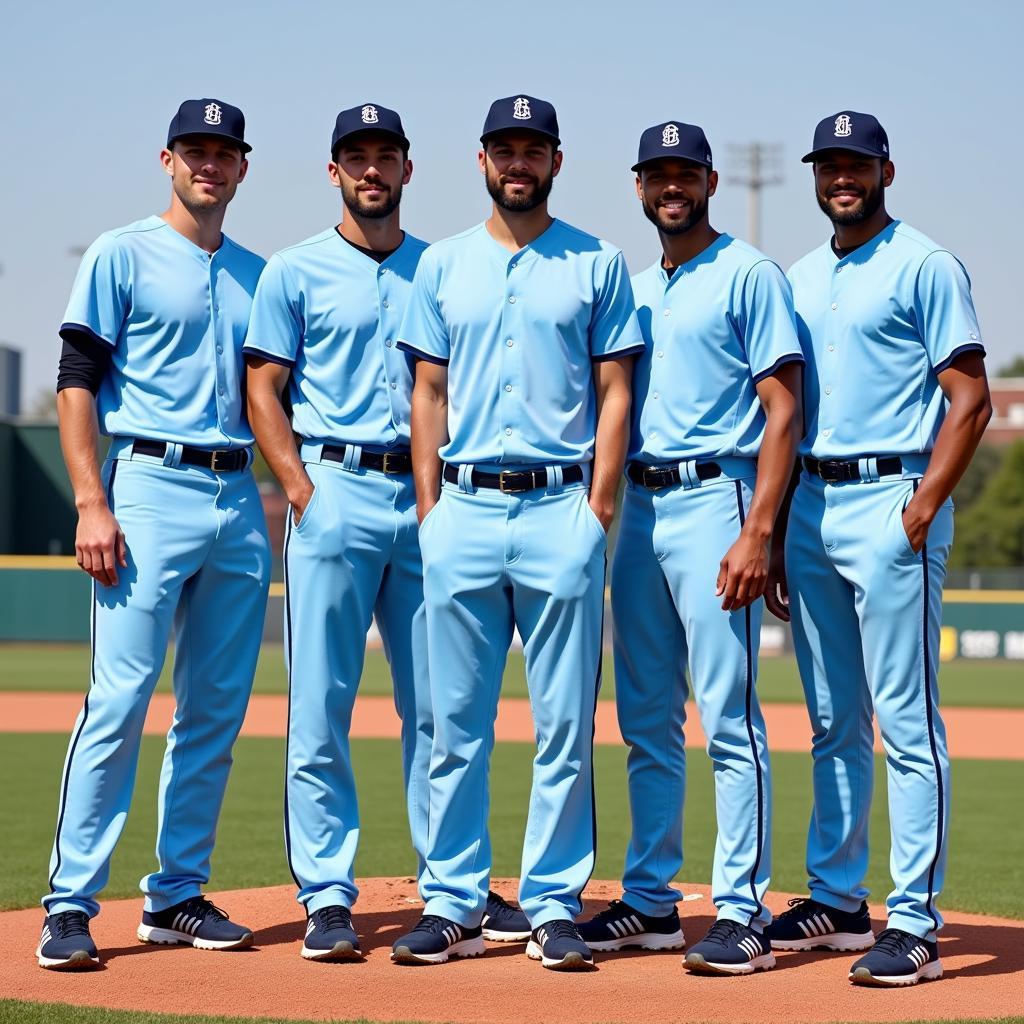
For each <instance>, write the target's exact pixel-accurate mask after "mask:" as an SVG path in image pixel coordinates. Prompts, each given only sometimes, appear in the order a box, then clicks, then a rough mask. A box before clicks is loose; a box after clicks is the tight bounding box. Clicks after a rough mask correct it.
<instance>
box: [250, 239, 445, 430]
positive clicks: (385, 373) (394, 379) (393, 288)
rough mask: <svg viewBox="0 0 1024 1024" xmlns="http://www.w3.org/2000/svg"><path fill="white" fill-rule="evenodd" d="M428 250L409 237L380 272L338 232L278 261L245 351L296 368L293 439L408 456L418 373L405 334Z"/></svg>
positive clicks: (272, 264) (271, 267) (263, 287)
mask: <svg viewBox="0 0 1024 1024" xmlns="http://www.w3.org/2000/svg"><path fill="white" fill-rule="evenodd" d="M426 247H427V243H426V242H422V241H420V240H419V239H418V238H414V237H413V236H412V235H409V234H406V236H405V238H404V239H403V241H402V244H401V245H400V246H399V247H398V249H396V250H395V251H394V252H393V253H392V254H391V255H390V256H388V258H387V259H386V260H384V261H383V262H382V263H380V264H377V263H376V262H375V261H374V260H372V259H371V258H370V257H369V256H367V255H366V254H365V253H363V252H360V251H359V250H358V249H357V248H355V246H353V245H350V244H349V243H348V242H347V241H345V239H344V238H342V237H341V236H340V235H339V234H338V232H337V230H336V229H335V228H331V229H330V230H328V231H324V232H321V233H320V234H319V235H314V236H313V237H312V238H309V239H307V240H306V241H304V242H300V243H299V244H298V245H293V246H291V247H289V248H287V249H283V250H282V251H281V252H279V253H275V254H274V255H273V256H271V258H270V260H269V262H268V263H267V267H266V269H265V270H264V271H263V276H262V277H261V278H260V283H259V287H258V288H257V289H256V298H255V300H254V301H253V308H252V317H251V319H250V322H249V332H248V336H247V338H246V341H245V351H246V352H247V353H251V354H253V355H259V356H263V357H264V358H266V359H269V360H271V361H272V362H276V363H282V364H284V365H287V366H291V367H293V369H292V375H291V380H290V382H289V394H290V398H291V403H292V424H293V427H294V429H295V432H296V433H298V434H300V435H301V436H302V437H305V438H309V439H311V440H335V441H345V442H349V443H351V444H359V445H371V446H374V445H376V446H381V447H390V446H404V447H408V444H409V400H410V395H411V393H412V373H411V370H410V366H409V359H408V357H407V356H406V355H405V353H403V352H400V351H399V350H398V346H397V341H398V329H399V326H400V324H401V318H402V315H403V313H404V312H405V308H406V306H407V305H408V297H409V293H410V291H411V289H412V281H413V275H414V274H415V272H416V266H417V264H418V263H419V260H420V256H421V255H422V253H423V250H424V249H426Z"/></svg>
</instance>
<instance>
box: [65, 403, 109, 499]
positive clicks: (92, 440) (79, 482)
mask: <svg viewBox="0 0 1024 1024" xmlns="http://www.w3.org/2000/svg"><path fill="white" fill-rule="evenodd" d="M57 421H58V423H59V424H60V446H61V451H62V452H63V453H64V464H65V465H66V466H67V470H68V477H69V478H70V480H71V489H72V491H73V493H74V495H75V507H76V508H77V509H78V511H79V512H82V511H84V510H86V509H89V508H97V507H99V506H101V505H102V506H106V504H107V496H106V494H105V492H104V490H103V481H102V479H101V477H100V462H99V457H98V455H97V450H96V449H97V447H98V442H99V424H98V421H97V418H96V399H95V398H94V397H93V395H92V393H91V392H89V391H87V390H86V389H85V388H76V387H69V388H64V389H63V390H61V391H58V392H57Z"/></svg>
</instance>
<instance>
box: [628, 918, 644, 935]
mask: <svg viewBox="0 0 1024 1024" xmlns="http://www.w3.org/2000/svg"><path fill="white" fill-rule="evenodd" d="M630 921H632V922H633V934H634V935H639V934H640V933H641V932H642V931H643V930H644V926H643V925H642V924H641V923H640V920H639V918H638V917H637V916H636V915H635V914H634V915H633V916H632V917H631V918H630Z"/></svg>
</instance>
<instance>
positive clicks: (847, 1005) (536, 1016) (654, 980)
mask: <svg viewBox="0 0 1024 1024" xmlns="http://www.w3.org/2000/svg"><path fill="white" fill-rule="evenodd" d="M360 886H361V890H362V893H361V896H360V900H359V904H358V907H357V911H356V924H357V927H358V928H359V931H360V933H361V936H362V944H363V948H364V950H365V952H366V953H367V957H366V960H365V961H364V962H362V963H349V964H314V963H308V962H306V961H304V960H302V958H301V957H300V956H299V955H298V950H299V945H300V943H301V939H302V932H303V926H302V913H301V911H300V909H299V907H298V905H297V904H296V903H295V901H294V898H293V890H292V889H291V888H289V887H286V886H281V887H277V888H273V889H251V890H246V891H240V892H228V893H220V894H217V896H216V902H217V903H218V905H220V906H223V907H224V908H225V909H226V910H227V911H228V912H229V913H232V914H233V915H234V916H236V917H237V918H239V919H242V920H244V921H245V922H246V923H248V924H250V925H251V926H252V927H253V928H254V929H255V930H256V944H257V948H256V949H254V950H248V951H245V952H240V953H211V952H202V951H199V950H194V949H191V948H187V947H154V946H144V945H141V944H139V943H137V942H136V940H135V928H136V926H137V924H138V921H139V915H140V913H141V906H142V904H141V901H140V900H123V901H118V902H113V903H108V904H106V905H105V906H104V910H103V913H102V914H101V915H100V916H99V917H98V918H97V919H96V920H95V922H94V923H93V934H94V936H95V938H96V940H97V943H98V944H99V946H100V950H101V956H102V959H103V969H101V970H99V971H95V972H92V973H89V974H76V975H70V974H55V973H52V972H48V971H42V970H40V969H39V968H38V967H37V966H36V963H35V957H34V956H33V955H32V951H33V950H34V948H35V943H36V941H37V939H38V935H39V927H40V924H41V912H40V911H39V910H18V911H13V912H9V913H6V914H0V936H2V939H0V944H2V945H0V948H2V949H3V956H2V958H0V992H2V993H3V994H4V995H5V996H8V997H12V998H17V999H29V1000H39V1001H42V1002H67V1003H74V1004H80V1005H88V1006H104V1007H113V1008H123V1009H133V1010H149V1011H160V1010H162V1011H165V1012H171V1011H173V1012H176V1013H181V1014H231V1015H238V1016H251V1017H255V1018H259V1017H283V1018H300V1019H301V1018H318V1019H325V1018H327V1019H330V1018H352V1017H366V1018H369V1019H371V1020H381V1021H386V1020H396V1019H397V1020H417V1021H451V1022H453V1024H470V1022H478V1021H479V1022H485V1021H495V1020H498V1019H500V1020H501V1021H502V1022H504V1024H519V1022H523V1024H527V1022H528V1024H585V1022H613V1021H637V1020H640V1021H645V1022H650V1024H660V1022H669V1021H679V1020H690V1021H723V1022H733V1024H736V1022H743V1021H751V1022H758V1024H761V1022H763V1021H764V1020H765V1019H773V1020H782V1021H794V1022H808V1024H810V1022H817V1021H849V1020H858V1021H898V1020H928V1019H934V1018H943V1019H950V1018H963V1017H1000V1016H1008V1015H1011V1014H1016V1013H1019V1012H1020V993H1021V981H1022V977H1024V922H1021V921H1006V920H1001V919H999V918H993V917H980V916H975V915H971V914H952V913H951V914H949V915H948V917H947V924H946V928H945V930H944V931H943V933H942V934H943V940H942V944H941V955H942V960H943V964H944V966H945V970H946V975H945V978H944V979H943V980H942V981H939V982H931V983H927V984H925V983H922V984H920V985H917V986H916V987H915V988H909V989H900V990H895V991H891V990H877V989H863V988H854V987H853V986H852V985H850V984H849V982H848V981H847V978H846V975H847V969H848V965H849V964H850V962H851V960H852V957H851V956H850V955H849V954H843V953H838V954H836V953H832V954H824V953H811V954H803V953H780V954H778V966H777V967H776V969H775V970H774V971H770V972H767V973H764V974H757V975H751V976H747V977H736V978H706V977H696V976H693V975H690V974H688V973H687V972H686V971H685V970H683V968H682V967H681V965H680V955H679V954H678V953H641V952H639V951H626V952H622V953H604V954H601V953H599V954H597V956H596V960H597V965H598V970H596V971H594V972H591V973H588V974H568V975H567V974H556V973H554V972H552V971H545V970H543V969H542V968H541V967H540V965H539V964H536V963H534V962H532V961H529V960H527V958H526V956H525V955H524V953H523V948H524V947H523V945H522V944H514V945H497V944H490V945H489V948H488V951H487V954H486V955H485V956H484V957H482V958H480V959H475V960H466V961H453V962H452V963H450V964H447V965H444V966H438V967H422V968H412V967H405V968H403V967H396V966H394V965H393V964H391V962H390V959H389V956H388V952H389V949H390V945H391V942H392V941H393V940H394V939H395V938H396V937H397V936H398V935H400V934H401V933H402V932H403V931H404V930H406V929H407V928H408V927H409V926H411V925H412V923H413V922H414V921H415V920H416V918H417V916H418V914H419V907H420V906H421V905H420V903H419V900H418V899H417V897H416V888H415V885H414V884H413V882H412V880H411V879H387V878H375V879H365V880H363V881H362V882H361V883H360ZM495 888H497V889H498V890H499V891H501V892H503V893H504V894H505V895H507V896H514V895H515V886H514V883H510V882H507V881H506V882H495ZM686 888H687V892H688V893H689V894H691V895H698V894H699V896H700V897H701V898H699V899H696V900H693V901H686V902H684V903H682V904H681V905H680V910H681V913H682V915H683V928H684V931H685V933H686V936H687V939H688V941H689V942H690V943H691V944H692V943H693V942H695V941H696V940H697V939H699V938H700V937H701V936H702V935H703V934H704V932H705V930H706V929H707V928H708V926H709V925H710V923H711V919H712V910H713V908H712V905H711V902H710V899H709V897H708V891H707V888H706V887H701V886H692V887H691V886H687V887H686ZM617 895H619V891H618V887H617V885H616V884H614V883H611V882H592V883H591V884H590V886H589V887H588V889H587V896H588V904H587V910H588V911H593V910H595V909H598V908H600V906H602V905H603V903H604V901H605V900H608V899H611V898H613V897H615V896H617ZM786 899H787V897H786V896H785V895H784V894H779V895H777V896H773V897H772V899H771V900H770V901H769V902H770V903H771V905H772V907H773V909H775V910H776V911H778V910H780V909H784V907H785V902H786ZM878 909H879V908H877V907H872V911H873V916H874V917H875V923H876V926H879V927H880V926H881V921H880V919H879V915H878ZM499 1008H500V1010H499Z"/></svg>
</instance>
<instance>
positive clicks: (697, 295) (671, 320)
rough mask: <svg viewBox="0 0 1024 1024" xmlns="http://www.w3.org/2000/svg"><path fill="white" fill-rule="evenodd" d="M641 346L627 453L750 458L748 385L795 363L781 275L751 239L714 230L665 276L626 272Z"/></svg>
mask: <svg viewBox="0 0 1024 1024" xmlns="http://www.w3.org/2000/svg"><path fill="white" fill-rule="evenodd" d="M633 294H634V296H635V297H636V307H637V317H638V318H639V321H640V329H641V331H642V332H643V336H644V352H643V355H641V356H640V358H639V359H638V360H637V363H636V369H635V371H634V374H633V413H632V418H633V428H632V434H631V440H630V446H629V450H630V454H629V457H630V459H636V460H639V461H642V462H679V461H682V460H684V459H696V458H715V457H725V456H741V457H750V458H753V457H756V456H757V453H758V451H759V450H760V447H761V440H762V438H763V437H764V428H765V414H764V410H763V409H762V408H761V403H760V401H759V400H758V397H757V390H756V385H757V382H758V381H760V380H762V379H763V378H764V377H768V376H770V375H771V374H773V373H775V372H776V371H777V370H778V369H779V367H781V366H783V365H785V364H786V363H792V362H800V363H802V362H803V359H804V357H803V354H802V352H801V349H800V343H799V341H798V340H797V336H796V324H795V322H794V317H793V300H792V293H791V290H790V287H789V283H788V282H787V280H786V278H785V275H784V274H783V273H782V271H781V270H780V269H779V267H778V266H776V265H775V264H774V263H772V261H771V260H769V259H768V258H767V257H766V256H764V255H762V254H761V253H760V252H758V251H757V250H756V249H754V248H753V247H752V246H749V245H747V244H746V243H745V242H740V241H738V240H737V239H735V238H732V237H731V236H729V235H719V237H718V238H717V239H716V240H715V241H714V242H713V243H712V244H711V245H710V246H708V248H707V249H705V250H704V251H703V252H702V253H700V254H699V255H697V256H695V257H694V258H693V259H692V260H690V261H688V262H687V263H684V264H682V265H681V266H679V267H677V268H676V269H675V271H674V272H673V274H672V276H671V277H670V276H669V275H668V273H667V272H666V271H665V269H664V267H663V266H662V265H661V261H660V260H659V261H658V262H657V263H655V264H654V266H652V267H649V268H648V269H647V270H645V271H643V272H642V273H640V274H637V275H636V277H634V278H633Z"/></svg>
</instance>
